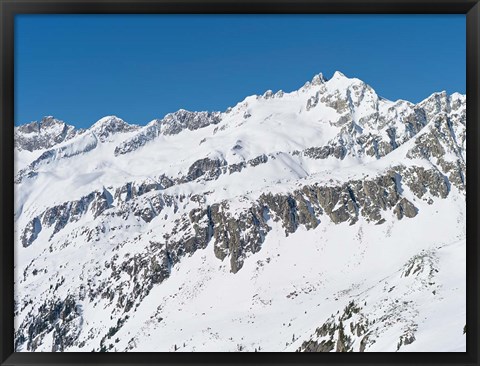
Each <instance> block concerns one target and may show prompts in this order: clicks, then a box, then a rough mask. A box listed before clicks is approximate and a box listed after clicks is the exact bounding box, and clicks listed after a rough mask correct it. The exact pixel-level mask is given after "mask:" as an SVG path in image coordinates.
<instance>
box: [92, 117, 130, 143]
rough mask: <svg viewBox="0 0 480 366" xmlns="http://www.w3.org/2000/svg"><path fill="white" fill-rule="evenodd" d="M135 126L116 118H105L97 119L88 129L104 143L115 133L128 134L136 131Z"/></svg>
mask: <svg viewBox="0 0 480 366" xmlns="http://www.w3.org/2000/svg"><path fill="white" fill-rule="evenodd" d="M138 128H139V126H137V125H130V124H128V123H127V122H125V121H124V120H123V119H121V118H118V117H117V116H106V117H103V118H101V119H99V120H98V121H97V122H95V124H94V125H93V126H92V127H90V131H91V132H93V133H95V135H97V136H98V137H99V138H100V141H102V142H104V141H106V139H107V138H108V137H109V136H111V135H113V134H116V133H122V132H130V131H135V130H136V129H138Z"/></svg>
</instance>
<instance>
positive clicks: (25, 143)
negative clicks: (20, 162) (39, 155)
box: [14, 116, 83, 151]
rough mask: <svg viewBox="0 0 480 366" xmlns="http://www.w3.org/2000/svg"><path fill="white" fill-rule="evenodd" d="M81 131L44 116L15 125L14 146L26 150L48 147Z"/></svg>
mask: <svg viewBox="0 0 480 366" xmlns="http://www.w3.org/2000/svg"><path fill="white" fill-rule="evenodd" d="M82 132H83V130H76V129H75V127H74V126H70V125H67V124H66V123H65V122H63V121H61V120H58V119H56V118H54V117H53V116H46V117H43V118H42V120H41V121H34V122H30V123H27V124H24V125H21V126H18V127H15V132H14V134H15V147H16V148H17V149H19V150H28V151H35V150H41V149H48V148H50V147H52V146H54V145H56V144H59V143H61V142H63V141H66V140H69V139H71V138H72V137H74V136H76V135H77V134H80V133H82Z"/></svg>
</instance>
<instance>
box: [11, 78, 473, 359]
mask: <svg viewBox="0 0 480 366" xmlns="http://www.w3.org/2000/svg"><path fill="white" fill-rule="evenodd" d="M465 106H466V105H465V96H464V95H461V94H458V93H455V94H452V95H448V94H446V93H445V92H441V93H435V94H433V95H431V96H430V97H428V98H427V99H425V100H424V101H422V102H421V103H418V104H413V103H410V102H408V101H403V100H399V101H396V102H393V101H389V100H386V99H384V98H382V97H380V96H378V95H377V94H376V93H375V91H374V90H373V89H372V88H371V87H370V86H369V85H367V84H365V83H364V82H362V81H361V80H358V79H355V78H348V77H346V76H345V75H343V74H342V73H340V72H336V73H335V74H334V75H333V76H332V78H331V79H329V80H327V79H326V78H325V77H324V76H323V75H322V74H319V75H316V76H315V77H314V78H313V80H312V81H310V82H307V83H306V84H305V85H304V86H303V87H301V88H300V89H298V90H295V91H293V92H290V93H286V92H283V91H277V92H275V93H274V92H272V91H270V90H269V91H267V92H265V93H264V94H263V95H258V96H257V95H253V96H249V97H247V98H245V99H244V100H243V101H241V102H240V103H238V104H237V105H236V106H234V107H231V108H228V109H227V110H226V111H225V112H189V111H185V110H179V111H178V112H175V113H171V114H168V115H166V116H165V117H164V118H162V119H157V120H154V121H152V122H150V123H148V124H147V125H146V126H136V125H130V124H128V123H126V122H125V121H123V120H121V119H120V118H118V117H115V116H109V117H104V118H102V119H101V120H99V121H98V122H96V123H95V124H94V125H93V126H92V127H90V128H88V129H86V130H77V129H75V128H74V127H73V126H69V125H67V124H65V123H64V122H61V121H58V120H56V119H54V118H53V117H46V118H44V119H43V120H42V121H41V122H32V123H29V124H26V125H23V126H19V127H16V128H15V157H16V159H15V160H16V168H15V169H16V173H15V174H16V176H15V213H14V214H15V225H16V226H15V233H16V238H17V240H16V247H15V273H16V282H15V347H16V350H17V351H86V352H89V351H301V352H303V351H306V352H326V351H360V352H362V351H465V349H466V340H465V332H464V327H465V323H466V320H465V318H466V316H465V313H466V309H465V307H466V289H465V287H466V283H465V282H466V275H465V273H466V268H465V267H466V264H465V248H466V242H465V233H466V226H465V225H466V222H465V215H466V210H465V173H466V172H465V155H466V145H465V144H466V139H465V132H466V129H465V113H466V110H465Z"/></svg>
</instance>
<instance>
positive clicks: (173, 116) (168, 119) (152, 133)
mask: <svg viewBox="0 0 480 366" xmlns="http://www.w3.org/2000/svg"><path fill="white" fill-rule="evenodd" d="M220 121H221V114H220V112H190V111H186V110H184V109H180V110H179V111H177V112H175V113H169V114H167V115H166V116H165V117H164V118H163V119H161V120H154V121H152V122H151V123H149V124H148V125H147V126H146V127H145V128H143V129H141V130H140V131H139V133H138V134H137V135H135V136H134V137H132V138H131V139H129V140H127V141H124V142H123V143H122V144H120V145H119V146H117V147H116V148H115V155H117V156H118V155H124V154H128V153H130V152H132V151H135V150H137V149H138V148H140V147H142V146H144V145H145V144H147V143H148V142H150V141H152V140H154V139H155V138H156V137H158V136H159V135H176V134H179V133H180V132H182V131H183V130H190V131H194V130H198V129H199V128H204V127H207V126H209V125H212V124H214V125H216V124H218V123H219V122H220Z"/></svg>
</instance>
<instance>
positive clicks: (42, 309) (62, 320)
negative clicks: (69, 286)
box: [15, 295, 83, 352]
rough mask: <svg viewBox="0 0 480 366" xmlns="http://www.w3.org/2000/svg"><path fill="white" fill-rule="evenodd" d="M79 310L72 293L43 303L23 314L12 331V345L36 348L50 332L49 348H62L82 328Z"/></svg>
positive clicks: (74, 338) (68, 345)
mask: <svg viewBox="0 0 480 366" xmlns="http://www.w3.org/2000/svg"><path fill="white" fill-rule="evenodd" d="M82 324H83V318H82V310H81V306H80V305H77V303H76V300H75V298H74V297H73V296H71V295H69V296H67V297H66V298H65V299H63V300H60V299H55V300H50V301H48V300H47V301H46V302H44V303H42V304H41V305H40V306H39V307H38V310H36V312H35V314H33V313H32V314H31V316H29V317H26V318H25V321H24V322H23V323H22V324H21V325H20V327H19V329H18V330H17V332H16V334H15V339H16V341H15V349H16V350H19V349H20V347H21V346H22V345H23V344H24V343H26V349H27V350H28V351H35V349H36V348H38V347H39V346H40V345H41V344H42V342H43V341H44V338H45V336H46V335H47V334H49V333H52V338H53V341H52V352H63V351H64V350H65V349H66V348H68V347H70V346H72V345H74V344H75V342H76V340H77V339H78V337H79V335H80V333H81V331H82Z"/></svg>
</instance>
